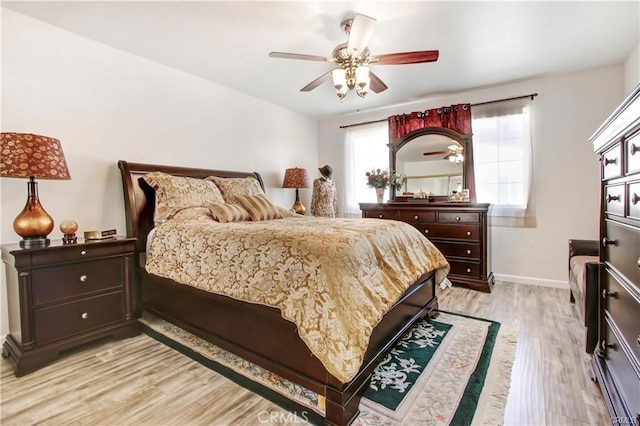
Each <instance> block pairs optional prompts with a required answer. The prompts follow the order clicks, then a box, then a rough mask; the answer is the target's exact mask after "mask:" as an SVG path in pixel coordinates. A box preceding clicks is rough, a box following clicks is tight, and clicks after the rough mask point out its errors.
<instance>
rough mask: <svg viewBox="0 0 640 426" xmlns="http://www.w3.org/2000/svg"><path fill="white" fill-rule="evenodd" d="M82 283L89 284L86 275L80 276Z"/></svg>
mask: <svg viewBox="0 0 640 426" xmlns="http://www.w3.org/2000/svg"><path fill="white" fill-rule="evenodd" d="M80 281H82V282H83V283H84V282H87V276H86V275H80Z"/></svg>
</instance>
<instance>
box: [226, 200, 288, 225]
mask: <svg viewBox="0 0 640 426" xmlns="http://www.w3.org/2000/svg"><path fill="white" fill-rule="evenodd" d="M236 201H237V202H238V203H240V205H242V207H244V208H245V210H246V211H248V212H249V216H251V220H253V221H259V220H270V219H282V215H281V214H280V210H279V209H278V206H276V205H275V204H273V203H272V202H271V201H269V200H267V198H266V197H264V196H262V195H238V196H237V197H236Z"/></svg>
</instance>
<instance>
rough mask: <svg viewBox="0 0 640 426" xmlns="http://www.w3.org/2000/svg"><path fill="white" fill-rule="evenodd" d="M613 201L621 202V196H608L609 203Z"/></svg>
mask: <svg viewBox="0 0 640 426" xmlns="http://www.w3.org/2000/svg"><path fill="white" fill-rule="evenodd" d="M612 201H620V196H619V195H607V203H610V202H612Z"/></svg>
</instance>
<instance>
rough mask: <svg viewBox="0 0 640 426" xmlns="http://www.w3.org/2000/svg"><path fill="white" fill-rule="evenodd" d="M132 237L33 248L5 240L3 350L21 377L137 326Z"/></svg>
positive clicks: (136, 329)
mask: <svg viewBox="0 0 640 426" xmlns="http://www.w3.org/2000/svg"><path fill="white" fill-rule="evenodd" d="M135 243H136V239H135V238H124V237H116V238H111V239H108V240H102V241H95V242H93V241H81V242H80V243H79V244H63V243H62V241H52V242H51V245H50V246H48V247H36V248H29V249H22V248H20V246H19V245H18V244H7V245H3V246H2V261H3V262H4V264H5V270H6V278H7V280H6V281H7V302H8V308H9V332H10V334H8V335H7V337H6V340H5V343H4V346H3V350H2V356H3V357H4V358H7V357H8V358H9V360H10V361H11V363H12V364H13V367H14V373H15V375H16V376H23V375H25V374H28V373H31V372H33V371H35V370H37V369H39V368H41V367H42V366H44V365H46V364H47V363H49V362H51V361H53V360H55V359H56V358H58V356H59V355H60V352H62V351H64V350H67V349H71V348H74V347H77V346H79V345H82V344H84V343H87V342H90V341H93V340H97V339H100V338H103V337H107V336H113V337H130V336H134V335H137V334H139V333H140V326H139V323H138V321H137V319H136V318H135V317H134V314H133V312H134V307H133V301H134V300H135V298H134V297H133V295H132V290H133V283H132V280H133V279H134V276H135V275H134V272H133V266H134V253H135Z"/></svg>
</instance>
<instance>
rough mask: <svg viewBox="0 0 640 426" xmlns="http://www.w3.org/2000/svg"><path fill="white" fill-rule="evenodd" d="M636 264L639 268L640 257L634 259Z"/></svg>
mask: <svg viewBox="0 0 640 426" xmlns="http://www.w3.org/2000/svg"><path fill="white" fill-rule="evenodd" d="M636 265H638V268H640V257H639V258H638V260H637V261H636Z"/></svg>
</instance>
